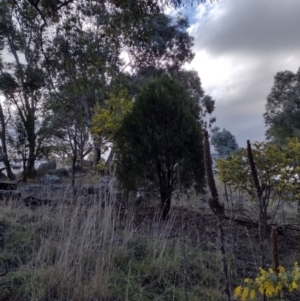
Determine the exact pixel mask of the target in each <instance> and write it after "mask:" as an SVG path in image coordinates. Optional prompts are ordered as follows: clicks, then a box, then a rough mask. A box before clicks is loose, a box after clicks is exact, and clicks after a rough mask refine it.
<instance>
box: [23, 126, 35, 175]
mask: <svg viewBox="0 0 300 301" xmlns="http://www.w3.org/2000/svg"><path fill="white" fill-rule="evenodd" d="M27 133H28V132H27ZM28 142H29V143H28V144H29V145H28V148H29V153H28V159H27V158H25V160H26V159H27V166H26V175H27V176H28V177H29V178H34V177H35V170H34V163H35V137H34V132H33V133H30V136H29V133H28ZM25 148H26V146H25ZM25 153H26V149H25Z"/></svg>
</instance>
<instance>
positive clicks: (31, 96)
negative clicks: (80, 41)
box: [0, 0, 46, 175]
mask: <svg viewBox="0 0 300 301" xmlns="http://www.w3.org/2000/svg"><path fill="white" fill-rule="evenodd" d="M39 22H40V18H39V17H38V16H37V14H36V12H35V10H33V9H32V8H31V6H28V5H27V3H26V2H23V1H21V2H19V3H17V4H16V3H14V2H13V1H9V0H4V1H2V2H1V3H0V40H1V42H2V43H1V45H0V46H1V50H2V51H1V57H0V58H1V59H0V91H1V92H2V94H3V95H4V96H5V98H6V99H7V101H9V102H10V103H11V104H12V105H13V106H14V108H15V110H16V112H17V114H18V116H19V118H20V120H21V122H22V125H23V127H24V130H25V131H26V137H27V142H28V146H29V154H28V162H27V165H28V166H27V172H28V174H30V175H33V174H34V163H35V160H36V157H37V155H38V154H39V152H40V148H41V145H42V143H43V141H44V139H45V138H46V132H45V131H44V129H43V124H42V123H40V121H41V118H42V117H41V113H42V104H43V95H44V92H45V73H44V70H43V68H42V66H41V58H42V52H41V39H42V36H41V31H40V23H39ZM5 51H8V53H9V55H10V59H11V60H12V61H13V62H11V61H9V60H8V61H6V62H4V53H5Z"/></svg>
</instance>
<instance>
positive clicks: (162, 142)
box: [115, 75, 204, 219]
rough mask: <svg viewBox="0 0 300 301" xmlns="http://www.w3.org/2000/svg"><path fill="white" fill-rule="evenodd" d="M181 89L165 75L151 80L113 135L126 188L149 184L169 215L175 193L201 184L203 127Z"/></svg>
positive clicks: (164, 214)
mask: <svg viewBox="0 0 300 301" xmlns="http://www.w3.org/2000/svg"><path fill="white" fill-rule="evenodd" d="M188 99H189V95H188V93H187V92H186V90H185V89H184V87H183V86H182V85H181V84H180V82H178V81H177V80H175V79H172V78H170V76H168V75H162V76H161V77H159V78H156V79H153V80H151V81H149V83H148V84H146V85H145V86H144V88H143V89H142V90H141V91H140V93H139V94H138V95H137V97H136V99H135V101H134V103H133V107H132V110H131V111H130V112H129V113H128V114H127V115H126V116H125V117H124V119H123V121H122V123H121V126H120V128H119V129H118V130H117V132H116V135H115V142H116V147H117V175H118V177H119V179H120V181H121V183H122V185H123V187H124V188H126V189H129V190H131V189H136V188H137V187H138V186H139V185H141V184H143V183H147V182H152V183H154V184H156V185H157V187H158V189H159V191H160V197H161V206H162V210H163V213H162V216H163V218H164V219H165V218H167V216H168V213H169V210H170V205H171V198H172V193H173V191H174V190H175V189H176V188H178V187H179V185H182V186H183V187H189V186H191V185H192V184H193V183H194V184H198V187H199V188H200V187H203V180H204V165H203V146H202V140H203V139H202V138H203V137H202V130H201V126H200V124H199V122H198V121H197V119H196V118H195V117H194V116H193V114H192V113H191V111H190V109H189V107H188V106H187V103H188V102H189V100H188Z"/></svg>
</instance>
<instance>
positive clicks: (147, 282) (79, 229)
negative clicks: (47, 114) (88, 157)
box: [0, 199, 298, 301]
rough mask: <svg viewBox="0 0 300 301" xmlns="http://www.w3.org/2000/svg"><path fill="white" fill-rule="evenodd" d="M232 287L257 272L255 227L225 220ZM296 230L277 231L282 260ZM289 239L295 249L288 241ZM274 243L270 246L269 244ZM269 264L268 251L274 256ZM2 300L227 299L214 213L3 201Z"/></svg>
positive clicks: (289, 255) (292, 250)
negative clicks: (165, 214) (167, 214)
mask: <svg viewBox="0 0 300 301" xmlns="http://www.w3.org/2000/svg"><path fill="white" fill-rule="evenodd" d="M225 228H226V229H225V230H226V239H227V251H228V261H229V264H230V275H231V284H232V287H234V286H235V285H237V284H239V283H240V281H242V279H243V277H245V276H253V275H255V273H256V271H257V264H256V263H257V262H259V260H258V257H259V256H258V247H257V229H256V228H255V227H248V228H245V227H244V226H241V225H237V224H236V223H234V222H233V221H230V220H229V221H226V223H225ZM296 235H297V234H295V232H286V233H285V235H284V236H282V237H279V248H280V255H281V261H282V264H286V265H289V264H291V263H292V261H293V260H297V257H298V253H297V248H298V245H296V244H295V241H296V240H297V236H296ZM287 246H289V248H287ZM267 249H268V247H267ZM268 260H269V263H271V259H270V256H269V258H268ZM6 270H7V271H8V273H7V274H6V275H5V276H2V277H0V300H3V301H4V300H14V301H16V300H22V301H23V300H44V301H48V300H49V301H50V300H74V301H77V300H78V301H79V300H80V301H81V300H91V301H92V300H103V301H104V300H105V301H106V300H107V301H108V300H110V301H112V300H120V301H123V300H178V301H181V300H189V301H193V300H195V301H196V300H197V301H199V300H203V301H205V300H207V301H208V300H211V301H218V300H224V296H223V294H222V289H223V284H222V282H223V280H222V271H221V264H220V256H219V251H218V235H217V232H216V220H215V217H214V216H212V215H211V214H210V213H209V211H206V209H205V206H204V207H203V208H202V209H201V210H195V209H193V210H190V209H180V207H176V208H173V210H172V216H171V218H170V219H169V220H168V221H167V222H166V223H163V222H162V221H160V219H159V214H158V213H157V210H156V207H155V206H150V205H148V206H145V207H144V208H140V209H139V210H138V211H135V210H134V209H132V208H127V209H124V208H114V207H112V206H105V207H102V206H101V205H100V203H99V201H98V200H97V199H94V200H93V201H92V202H91V204H89V206H86V205H83V204H82V203H77V204H76V205H67V204H64V202H63V200H61V203H60V204H59V205H58V206H43V207H40V208H38V209H36V210H31V209H29V208H26V207H24V205H23V204H20V203H18V202H17V201H11V202H9V203H8V204H7V203H6V204H2V205H1V207H0V273H1V271H2V272H4V271H6Z"/></svg>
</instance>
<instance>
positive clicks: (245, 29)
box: [193, 0, 300, 55]
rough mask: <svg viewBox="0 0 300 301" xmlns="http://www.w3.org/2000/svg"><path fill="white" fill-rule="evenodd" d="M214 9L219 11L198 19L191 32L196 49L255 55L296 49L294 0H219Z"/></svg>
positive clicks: (298, 24) (299, 7) (298, 23)
mask: <svg viewBox="0 0 300 301" xmlns="http://www.w3.org/2000/svg"><path fill="white" fill-rule="evenodd" d="M218 5H219V7H218ZM214 9H216V10H220V11H223V13H222V14H221V15H220V16H219V17H214V18H211V17H208V18H209V19H207V20H206V21H200V22H201V26H199V27H198V28H197V30H196V32H194V33H193V34H194V35H195V47H196V48H195V49H196V50H197V49H203V48H205V49H207V51H209V52H210V53H211V54H214V55H218V54H225V53H251V54H256V55H259V54H261V53H263V52H264V53H270V52H272V53H274V52H281V51H286V50H288V51H290V52H293V51H297V52H298V51H299V49H300V34H299V28H300V16H299V14H300V1H298V0H290V1H283V0H272V1H270V0H268V1H262V0H239V1H236V0H225V1H224V0H223V1H222V0H220V1H219V2H217V3H215V4H214ZM211 11H212V10H211Z"/></svg>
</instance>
